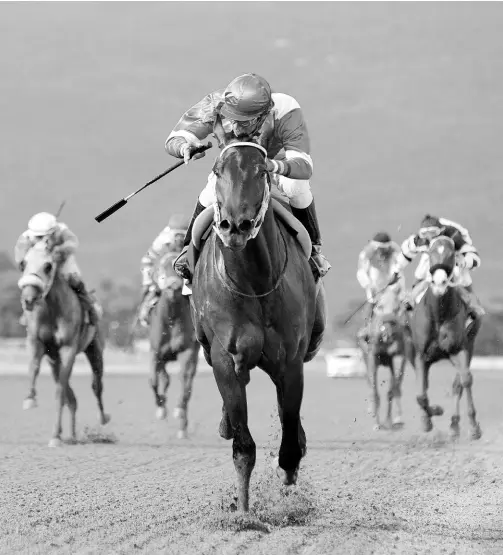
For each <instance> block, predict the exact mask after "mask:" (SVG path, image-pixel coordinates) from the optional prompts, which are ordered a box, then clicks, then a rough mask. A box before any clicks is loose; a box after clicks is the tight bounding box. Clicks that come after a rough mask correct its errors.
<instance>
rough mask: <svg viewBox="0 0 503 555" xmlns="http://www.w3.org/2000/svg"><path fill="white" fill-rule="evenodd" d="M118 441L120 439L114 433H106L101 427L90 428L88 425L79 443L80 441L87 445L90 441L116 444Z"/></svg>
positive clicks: (81, 443)
mask: <svg viewBox="0 0 503 555" xmlns="http://www.w3.org/2000/svg"><path fill="white" fill-rule="evenodd" d="M118 441H119V440H118V439H117V437H116V436H115V434H113V433H110V432H108V433H104V432H103V431H102V430H101V428H100V427H96V428H89V427H88V426H86V427H85V428H84V432H83V434H82V437H81V438H79V440H78V442H77V443H79V444H80V445H86V444H89V443H105V444H114V443H117V442H118Z"/></svg>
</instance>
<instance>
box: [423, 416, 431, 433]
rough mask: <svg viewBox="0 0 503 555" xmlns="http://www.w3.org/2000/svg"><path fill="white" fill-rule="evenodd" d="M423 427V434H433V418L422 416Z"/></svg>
mask: <svg viewBox="0 0 503 555" xmlns="http://www.w3.org/2000/svg"><path fill="white" fill-rule="evenodd" d="M421 426H422V428H423V432H431V430H433V424H432V422H431V418H430V417H429V416H422V417H421Z"/></svg>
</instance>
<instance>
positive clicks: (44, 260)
mask: <svg viewBox="0 0 503 555" xmlns="http://www.w3.org/2000/svg"><path fill="white" fill-rule="evenodd" d="M21 269H22V271H23V275H22V276H21V278H20V280H19V282H18V286H19V288H20V289H21V304H22V306H23V309H24V311H25V314H26V320H27V345H28V349H29V352H30V358H31V360H30V366H29V373H30V385H31V387H30V391H29V393H28V396H27V397H26V399H25V400H24V403H23V408H25V409H29V408H32V407H34V406H36V404H37V403H36V389H35V384H36V380H37V376H38V373H39V371H40V364H41V361H42V358H43V356H44V355H47V357H48V358H49V362H50V365H51V368H52V375H53V377H54V381H55V382H56V400H57V417H56V424H55V427H54V432H53V435H52V438H51V440H50V442H49V445H50V446H51V447H55V446H58V445H60V444H61V433H62V422H61V420H62V413H63V407H64V405H65V404H66V405H67V406H68V408H69V409H70V415H71V440H72V441H76V429H75V426H76V419H75V416H76V412H77V399H76V398H75V394H74V392H73V389H72V388H71V386H70V376H71V373H72V369H73V364H74V362H75V358H76V356H77V354H78V353H80V352H84V353H85V355H86V357H87V359H88V360H89V363H90V365H91V369H92V372H93V383H92V388H93V391H94V394H95V395H96V399H97V401H98V407H99V420H100V422H101V424H106V423H107V422H108V421H109V420H110V416H109V415H107V414H105V412H104V409H103V401H102V393H103V383H102V378H103V349H104V337H103V334H102V332H101V330H100V329H99V326H96V327H95V326H90V325H89V324H88V323H87V322H86V314H85V312H84V309H83V308H82V305H81V303H80V301H79V298H78V296H77V294H76V293H75V291H73V289H72V288H71V287H70V285H69V284H68V283H67V281H66V280H65V278H64V277H63V276H62V275H61V274H60V272H59V271H58V264H57V263H55V262H54V261H53V257H52V254H51V252H50V250H49V248H48V246H47V243H46V242H45V241H39V242H38V243H36V244H35V245H34V246H33V247H32V248H31V249H30V250H29V251H28V252H27V253H26V256H25V259H24V261H23V262H22V264H21Z"/></svg>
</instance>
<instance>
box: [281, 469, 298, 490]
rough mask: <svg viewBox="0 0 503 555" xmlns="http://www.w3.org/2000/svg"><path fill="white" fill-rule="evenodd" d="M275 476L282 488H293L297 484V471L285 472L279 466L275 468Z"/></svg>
mask: <svg viewBox="0 0 503 555" xmlns="http://www.w3.org/2000/svg"><path fill="white" fill-rule="evenodd" d="M276 475H277V476H278V478H279V479H280V480H281V483H282V484H283V485H284V486H293V485H295V484H296V483H297V475H298V470H293V471H287V470H284V469H283V468H281V466H277V467H276Z"/></svg>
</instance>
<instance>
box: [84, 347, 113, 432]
mask: <svg viewBox="0 0 503 555" xmlns="http://www.w3.org/2000/svg"><path fill="white" fill-rule="evenodd" d="M85 355H86V357H87V360H88V361H89V364H90V365H91V370H92V372H93V385H92V388H93V392H94V395H95V397H96V400H97V402H98V410H99V415H98V418H99V421H100V424H102V425H104V424H107V423H108V422H110V415H109V414H106V413H105V409H104V407H103V367H104V364H103V347H102V344H101V340H100V339H99V338H98V337H95V338H94V339H93V341H92V342H91V343H90V345H89V346H88V347H87V349H86V351H85Z"/></svg>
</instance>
